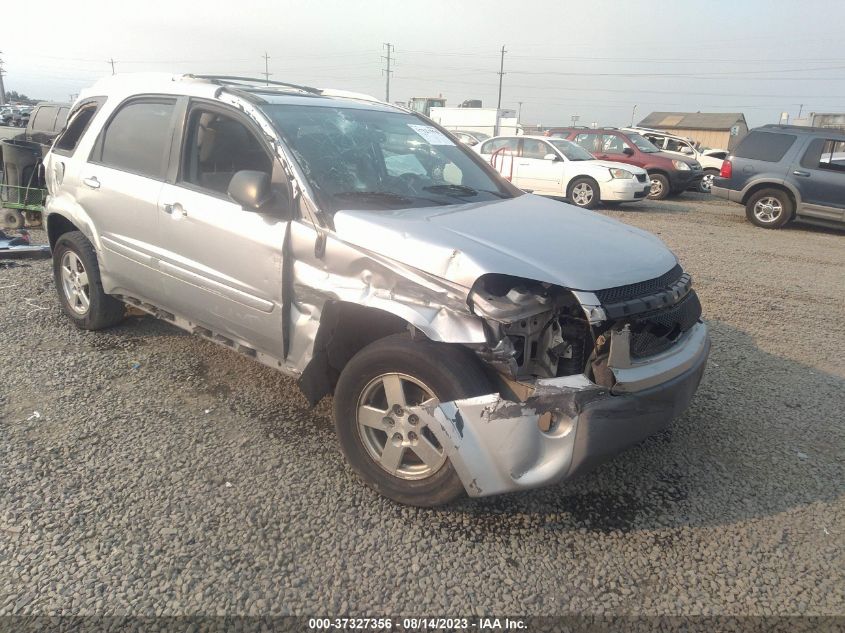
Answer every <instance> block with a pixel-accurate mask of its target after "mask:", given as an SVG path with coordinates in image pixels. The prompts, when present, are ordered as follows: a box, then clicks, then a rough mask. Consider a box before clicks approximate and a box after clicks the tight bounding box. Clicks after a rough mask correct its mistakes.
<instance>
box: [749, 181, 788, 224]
mask: <svg viewBox="0 0 845 633" xmlns="http://www.w3.org/2000/svg"><path fill="white" fill-rule="evenodd" d="M793 211H794V205H793V204H792V200H791V199H790V197H789V196H788V195H787V193H786V192H785V191H783V190H781V189H762V190H760V191H758V192H757V193H755V194H754V195H753V196H751V197H750V198H749V199H748V202H747V203H746V205H745V217H746V218H748V220H749V222H751V223H752V224H754V225H756V226H759V227H762V228H764V229H779V228H780V227H782V226H783V225H785V224H786V223H787V222H789V221H790V220H791V219H792V212H793Z"/></svg>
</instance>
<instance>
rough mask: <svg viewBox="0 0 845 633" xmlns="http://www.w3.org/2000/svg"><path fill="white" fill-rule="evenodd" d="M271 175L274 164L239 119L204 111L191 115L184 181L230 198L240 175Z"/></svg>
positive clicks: (183, 162) (184, 162)
mask: <svg viewBox="0 0 845 633" xmlns="http://www.w3.org/2000/svg"><path fill="white" fill-rule="evenodd" d="M244 169H249V170H252V171H263V172H264V173H266V174H270V173H271V172H272V169H273V163H272V161H271V159H270V156H269V155H268V154H267V152H266V151H265V149H264V146H263V145H262V143H261V142H260V141H259V140H258V139H257V138H256V137H255V135H254V134H253V133H252V132H250V131H249V129H248V128H247V127H246V126H245V125H244V124H243V123H241V122H240V121H238V120H237V119H234V118H232V117H229V116H226V115H224V114H220V113H217V112H210V111H204V110H200V109H197V110H194V111H193V112H191V116H190V121H189V125H188V135H187V141H186V143H185V150H184V153H183V157H182V181H183V182H188V183H191V184H194V185H197V186H199V187H202V188H203V189H209V190H210V191H214V192H217V193H222V194H226V192H227V191H228V189H229V182H230V181H231V180H232V176H234V175H235V174H236V173H237V172H239V171H241V170H244Z"/></svg>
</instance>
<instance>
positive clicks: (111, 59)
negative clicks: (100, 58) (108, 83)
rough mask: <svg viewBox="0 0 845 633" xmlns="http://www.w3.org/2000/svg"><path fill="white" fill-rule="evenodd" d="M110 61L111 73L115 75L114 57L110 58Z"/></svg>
mask: <svg viewBox="0 0 845 633" xmlns="http://www.w3.org/2000/svg"><path fill="white" fill-rule="evenodd" d="M108 63H109V64H111V74H112V75H113V74H114V57H111V58H109V61H108Z"/></svg>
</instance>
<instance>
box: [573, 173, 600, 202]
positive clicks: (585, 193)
mask: <svg viewBox="0 0 845 633" xmlns="http://www.w3.org/2000/svg"><path fill="white" fill-rule="evenodd" d="M566 197H567V198H568V199H569V202H570V204H574V205H575V206H576V207H581V208H582V209H595V208H596V207H597V206H598V204H599V202H600V201H601V190H600V189H599V185H598V183H597V182H596V181H595V180H593V179H592V178H586V177H583V178H576V179H575V180H573V181H572V182H571V183H570V184H569V191H567V194H566Z"/></svg>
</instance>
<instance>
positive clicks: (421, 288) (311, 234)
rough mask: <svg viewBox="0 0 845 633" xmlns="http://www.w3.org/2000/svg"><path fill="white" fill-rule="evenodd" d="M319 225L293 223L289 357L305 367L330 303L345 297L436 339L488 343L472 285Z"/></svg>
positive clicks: (311, 354)
mask: <svg viewBox="0 0 845 633" xmlns="http://www.w3.org/2000/svg"><path fill="white" fill-rule="evenodd" d="M318 234H319V231H318V229H315V228H314V227H312V226H309V225H307V224H304V223H298V222H294V223H292V225H291V237H290V248H291V255H292V257H291V259H292V266H293V270H292V274H291V277H292V283H293V291H292V302H291V307H290V314H291V323H292V327H291V342H290V352H289V354H288V360H289V362H290V363H291V365H292V366H293V367H295V368H296V369H297V370H299V371H302V370H304V368H305V367H306V366H307V365H308V363H309V362H310V361H311V358H312V356H313V346H314V341H315V339H316V336H317V332H318V330H319V326H320V320H321V318H322V313H323V309H324V306H325V304H326V302H328V301H342V302H349V303H353V304H357V305H360V306H365V307H369V308H375V309H378V310H382V311H384V312H386V313H389V314H393V315H395V316H397V317H399V318H401V319H402V320H403V321H405V322H407V323H409V324H410V325H412V326H413V327H414V328H417V329H418V330H420V331H421V332H422V333H423V334H425V336H427V337H428V338H429V339H431V340H433V341H443V342H448V343H464V344H483V343H485V342H486V337H485V333H484V325H483V322H482V319H480V318H479V317H477V316H475V315H473V314H471V313H470V311H469V308H468V306H467V304H466V293H467V290H466V289H463V288H460V287H459V286H455V285H454V284H450V283H448V282H445V281H444V280H440V279H436V278H434V277H432V276H431V275H429V274H426V273H423V272H421V271H417V270H414V269H412V268H410V267H407V266H403V265H402V264H399V263H397V262H393V261H391V260H388V259H385V258H383V257H381V256H379V255H377V254H375V253H370V252H368V251H366V250H364V249H362V248H360V247H356V246H352V245H350V244H347V243H345V242H343V241H341V240H339V239H337V237H336V236H335V235H334V234H329V235H328V236H327V238H326V241H325V247H324V251H323V252H322V253H318V252H317V251H315V244H316V243H317V241H318Z"/></svg>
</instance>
